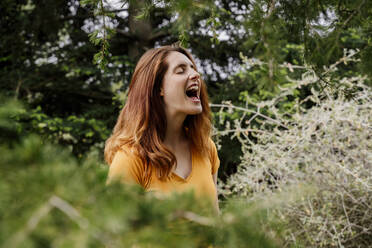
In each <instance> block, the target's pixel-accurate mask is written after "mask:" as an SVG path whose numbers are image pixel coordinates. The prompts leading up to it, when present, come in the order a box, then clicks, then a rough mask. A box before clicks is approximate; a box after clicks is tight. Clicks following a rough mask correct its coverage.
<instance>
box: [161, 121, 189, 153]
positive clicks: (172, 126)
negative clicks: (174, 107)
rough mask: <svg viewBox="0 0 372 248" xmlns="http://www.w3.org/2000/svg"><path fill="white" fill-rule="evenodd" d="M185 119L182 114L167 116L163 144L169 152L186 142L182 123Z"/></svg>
mask: <svg viewBox="0 0 372 248" xmlns="http://www.w3.org/2000/svg"><path fill="white" fill-rule="evenodd" d="M185 119H186V115H184V114H178V115H176V114H174V115H169V114H167V130H166V132H165V139H164V144H165V145H166V146H167V147H168V148H169V149H171V150H175V149H176V148H177V147H178V146H179V145H180V144H182V143H184V142H185V141H186V136H185V131H184V129H183V122H184V121H185Z"/></svg>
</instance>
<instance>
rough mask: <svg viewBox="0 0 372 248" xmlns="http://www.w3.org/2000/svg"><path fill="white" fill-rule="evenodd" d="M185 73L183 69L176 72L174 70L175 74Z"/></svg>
mask: <svg viewBox="0 0 372 248" xmlns="http://www.w3.org/2000/svg"><path fill="white" fill-rule="evenodd" d="M184 72H185V70H184V69H183V68H181V67H180V68H177V70H176V74H182V73H184Z"/></svg>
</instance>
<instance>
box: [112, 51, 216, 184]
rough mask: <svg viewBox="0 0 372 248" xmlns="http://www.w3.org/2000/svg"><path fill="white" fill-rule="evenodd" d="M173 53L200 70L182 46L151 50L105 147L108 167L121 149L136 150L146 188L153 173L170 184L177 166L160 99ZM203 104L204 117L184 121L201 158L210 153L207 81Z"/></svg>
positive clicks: (135, 75) (140, 63)
mask: <svg viewBox="0 0 372 248" xmlns="http://www.w3.org/2000/svg"><path fill="white" fill-rule="evenodd" d="M170 52H180V53H182V54H184V55H185V56H186V57H188V58H189V59H190V61H191V62H192V63H193V65H194V68H197V67H196V64H195V61H194V59H193V58H192V56H191V54H190V53H189V52H188V51H187V50H186V49H184V48H182V47H180V46H177V45H172V46H162V47H159V48H154V49H151V50H148V51H147V52H146V53H145V54H144V55H143V56H142V57H141V58H140V60H139V61H138V63H137V66H136V68H135V70H134V73H133V76H132V80H131V83H130V86H129V92H128V97H127V102H126V103H125V106H124V107H123V109H122V110H121V113H120V115H119V118H118V120H117V122H116V125H115V127H114V130H113V133H112V135H111V137H110V138H109V139H108V140H107V141H106V145H105V160H106V162H107V163H108V164H111V162H112V160H113V157H114V156H115V153H116V152H117V151H118V150H119V149H121V148H123V147H130V148H134V149H135V151H136V152H137V155H138V156H139V157H140V158H141V160H142V162H143V165H144V167H145V168H144V171H145V175H143V178H142V182H143V183H142V184H143V185H142V186H144V187H145V188H146V186H147V184H148V183H149V182H150V176H151V174H152V173H151V171H152V170H153V169H155V170H156V175H157V177H158V178H159V179H160V180H166V179H167V178H169V176H170V174H171V172H172V168H173V167H174V166H176V157H175V155H174V154H173V153H172V152H171V151H170V150H169V149H168V148H167V147H166V146H165V145H164V139H165V132H166V128H167V121H166V115H165V110H164V102H163V99H162V97H161V96H160V89H161V86H162V81H163V77H164V75H165V73H166V71H167V69H168V64H167V63H166V58H167V56H168V55H169V53H170ZM196 70H197V69H196ZM200 80H201V79H200ZM200 101H201V105H202V108H203V111H202V113H200V114H197V115H188V116H187V117H186V119H185V121H184V129H185V134H186V137H187V138H188V140H189V142H190V145H191V149H193V151H194V152H198V153H200V154H201V153H205V152H207V149H208V144H209V135H210V130H211V115H210V108H209V102H208V95H207V90H206V86H205V83H204V82H203V80H201V91H200Z"/></svg>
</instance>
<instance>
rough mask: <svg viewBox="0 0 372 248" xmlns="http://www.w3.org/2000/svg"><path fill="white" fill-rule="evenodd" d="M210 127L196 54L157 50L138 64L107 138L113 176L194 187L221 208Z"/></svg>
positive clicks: (150, 185) (151, 187)
mask: <svg viewBox="0 0 372 248" xmlns="http://www.w3.org/2000/svg"><path fill="white" fill-rule="evenodd" d="M210 130H211V121H210V109H209V104H208V96H207V91H206V86H205V84H204V82H203V81H202V80H201V78H200V75H199V73H198V71H197V69H196V65H195V62H194V60H193V58H192V56H191V54H190V53H189V52H187V51H186V50H185V49H184V48H182V47H179V46H163V47H160V48H155V49H151V50H149V51H147V52H146V53H145V54H144V55H143V56H142V57H141V59H140V60H139V62H138V64H137V66H136V68H135V71H134V74H133V77H132V81H131V84H130V86H129V93H128V98H127V102H126V104H125V106H124V108H123V109H122V111H121V113H120V115H119V118H118V120H117V123H116V125H115V127H114V131H113V133H112V135H111V137H110V138H109V139H108V140H107V141H106V146H105V160H106V161H107V163H108V164H110V169H109V175H108V181H111V180H113V179H119V180H120V181H122V182H125V183H135V184H139V185H141V186H142V187H144V188H145V190H146V191H156V192H160V193H163V194H168V193H171V192H174V191H177V192H183V191H186V190H194V192H195V193H196V196H198V197H203V196H207V199H210V200H211V201H212V202H213V204H214V206H215V208H216V209H217V211H219V210H218V198H217V189H216V188H217V187H216V185H217V171H218V167H219V159H218V155H217V151H216V147H215V145H214V143H213V141H212V140H211V139H210V137H209V135H210Z"/></svg>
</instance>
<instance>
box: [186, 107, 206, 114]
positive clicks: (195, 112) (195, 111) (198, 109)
mask: <svg viewBox="0 0 372 248" xmlns="http://www.w3.org/2000/svg"><path fill="white" fill-rule="evenodd" d="M202 112H203V108H202V107H201V106H200V108H195V109H193V110H190V111H188V113H187V114H188V115H198V114H201V113H202Z"/></svg>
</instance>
